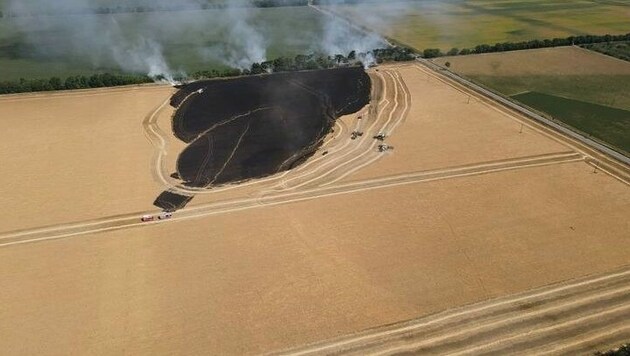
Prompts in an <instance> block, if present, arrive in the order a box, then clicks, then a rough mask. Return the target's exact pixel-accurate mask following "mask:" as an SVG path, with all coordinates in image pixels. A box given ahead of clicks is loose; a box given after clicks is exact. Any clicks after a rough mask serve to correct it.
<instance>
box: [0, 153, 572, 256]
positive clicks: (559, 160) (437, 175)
mask: <svg viewBox="0 0 630 356" xmlns="http://www.w3.org/2000/svg"><path fill="white" fill-rule="evenodd" d="M583 160H584V157H583V156H581V155H579V154H577V153H573V152H565V153H559V154H550V155H541V156H532V157H522V158H518V159H513V160H500V161H494V162H486V163H480V164H475V165H469V166H460V167H454V168H448V169H441V170H431V171H419V172H413V173H406V174H401V175H394V176H386V177H381V178H375V179H370V180H364V181H357V182H350V183H343V184H337V185H332V186H325V187H317V188H311V189H303V190H298V191H293V192H292V191H288V192H277V193H273V192H267V193H266V194H263V195H261V196H259V197H253V198H242V199H233V200H225V201H220V202H214V203H209V204H203V205H196V206H191V207H188V208H185V209H182V210H179V211H177V213H176V214H175V216H174V217H173V218H172V219H170V220H169V221H162V222H160V221H155V222H150V223H147V222H141V221H140V219H139V217H140V216H142V215H144V214H151V213H155V212H137V213H130V214H125V215H120V216H116V217H108V218H103V219H96V220H92V221H86V222H80V223H72V224H61V225H55V226H49V227H44V228H37V229H29V230H23V231H15V232H8V233H4V234H0V247H6V246H12V245H19V244H25V243H33V242H41V241H48V240H55V239H61V238H68V237H73V236H80V235H86V234H91V233H96V232H104V231H113V230H120V229H125V228H131V227H140V226H146V225H152V224H159V223H167V222H175V221H181V220H187V219H191V218H197V217H202V216H208V215H216V214H224V213H228V212H233V211H240V210H245V209H251V208H258V207H265V206H274V205H280V204H287V203H291V202H297V201H305V200H311V199H316V198H319V197H326V196H334V195H339V194H347V193H353V192H360V191H366V190H372V189H379V188H385V187H393V186H399V185H407V184H414V183H422V182H432V181H437V180H443V179H454V178H461V177H468V176H474V175H480V174H489V173H496V172H502V171H509V170H515V169H526V168H533V167H540V166H547V165H552V164H564V163H571V162H579V161H583Z"/></svg>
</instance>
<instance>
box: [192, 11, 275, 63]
mask: <svg viewBox="0 0 630 356" xmlns="http://www.w3.org/2000/svg"><path fill="white" fill-rule="evenodd" d="M255 11H259V10H257V9H252V8H249V7H232V6H228V8H226V9H224V10H221V15H222V18H221V21H218V22H217V23H216V24H215V27H214V28H213V30H215V31H220V32H224V33H226V34H227V36H226V37H225V41H224V42H223V43H221V44H217V45H215V46H211V47H206V48H201V49H200V50H199V52H200V53H201V54H202V55H203V56H204V57H205V58H207V59H212V60H217V61H220V62H221V63H223V64H225V65H227V66H229V67H232V68H238V69H247V68H250V67H251V65H252V64H253V63H260V62H264V61H266V60H267V46H268V44H267V40H266V39H265V36H264V35H263V30H264V27H265V26H264V25H263V26H258V28H257V26H256V25H255V24H254V23H253V17H254V12H255Z"/></svg>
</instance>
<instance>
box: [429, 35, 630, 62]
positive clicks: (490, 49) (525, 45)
mask: <svg viewBox="0 0 630 356" xmlns="http://www.w3.org/2000/svg"><path fill="white" fill-rule="evenodd" d="M617 41H630V33H627V34H625V35H601V36H597V35H585V36H569V37H566V38H554V39H545V40H531V41H523V42H502V43H497V44H494V45H488V44H482V45H478V46H475V47H473V48H464V49H458V48H452V49H451V50H449V51H448V52H446V53H443V52H442V51H441V50H440V49H438V48H427V49H425V50H424V51H423V52H422V57H424V58H436V57H442V56H445V55H446V56H458V55H459V56H464V55H468V54H480V53H494V52H507V51H519V50H525V49H535V48H547V47H560V46H572V45H577V46H584V45H587V44H592V43H603V42H617Z"/></svg>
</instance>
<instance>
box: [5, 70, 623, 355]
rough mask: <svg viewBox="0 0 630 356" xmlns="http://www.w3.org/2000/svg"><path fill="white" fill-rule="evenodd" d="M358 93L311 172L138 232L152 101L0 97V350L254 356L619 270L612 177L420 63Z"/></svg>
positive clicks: (146, 198) (104, 95)
mask: <svg viewBox="0 0 630 356" xmlns="http://www.w3.org/2000/svg"><path fill="white" fill-rule="evenodd" d="M370 76H371V78H372V80H373V83H374V87H373V88H374V90H373V97H372V102H371V103H370V105H369V107H368V108H366V109H365V110H364V111H362V112H360V113H357V114H353V115H349V116H347V117H344V118H342V119H340V120H339V123H338V126H337V127H336V129H335V132H334V133H333V134H331V136H330V139H329V140H327V141H326V143H325V144H324V146H323V147H322V148H321V150H322V151H323V150H327V151H329V153H328V154H327V155H321V154H316V155H314V156H313V157H311V159H310V160H308V161H307V162H306V163H305V164H304V166H303V168H299V167H298V169H296V170H295V171H292V172H289V173H287V174H282V175H279V176H272V177H268V178H265V179H261V180H260V181H251V182H248V183H247V184H248V185H244V186H243V187H239V186H233V187H227V188H230V189H223V190H221V189H219V192H218V193H216V195H215V194H213V193H208V194H202V193H200V194H199V195H198V196H197V197H196V198H195V200H193V202H192V204H191V205H190V206H188V207H187V208H185V209H182V210H180V211H177V212H175V213H174V216H173V219H172V220H170V221H164V222H153V223H141V222H140V221H139V215H138V216H134V215H133V213H136V212H141V211H143V210H145V209H150V203H151V201H152V199H151V198H152V197H153V196H154V195H155V194H157V193H158V192H159V191H160V190H162V189H165V188H166V187H165V186H164V182H162V181H161V180H160V179H158V177H157V176H156V174H155V173H154V172H153V170H152V169H153V168H154V165H155V161H153V160H152V157H155V156H154V155H153V154H154V153H155V148H156V147H154V146H152V142H153V141H152V140H151V139H150V138H149V137H145V136H144V133H143V132H144V131H143V129H144V128H146V127H147V126H146V125H143V122H145V123H146V121H145V120H146V119H147V117H152V116H154V115H153V114H155V115H157V116H154V117H156V118H158V119H157V121H155V122H154V124H155V125H157V126H154V128H155V127H159V128H160V129H161V130H162V131H164V133H167V132H169V131H168V130H169V127H168V123H169V122H168V118H169V113H170V112H169V110H165V111H163V112H162V111H160V110H156V109H159V107H160V105H161V104H162V103H163V102H164V100H165V99H167V98H168V95H169V94H170V93H171V89H170V88H164V87H157V88H136V89H126V90H103V91H92V92H86V93H84V94H88V95H78V94H76V95H75V94H71V95H65V94H64V95H33V96H30V95H25V96H20V97H16V98H13V97H11V98H9V97H7V98H3V99H2V100H5V101H6V103H4V102H3V105H0V108H1V109H0V110H5V111H6V112H3V113H2V115H1V116H3V117H11V118H12V120H13V121H11V124H12V125H11V126H9V127H11V130H12V131H6V130H5V131H3V134H2V135H3V137H2V142H3V147H6V149H3V150H2V151H1V152H2V153H1V154H2V155H3V157H1V160H2V162H13V161H12V160H13V158H11V157H12V156H13V155H18V157H19V154H20V152H21V150H24V147H27V148H28V149H27V150H29V151H31V153H32V152H35V150H37V151H36V152H38V153H39V156H38V158H37V160H34V159H32V158H31V159H30V161H29V160H25V158H23V159H22V161H20V162H22V164H21V165H20V164H19V162H18V161H16V162H13V163H11V167H12V169H11V170H9V171H8V172H9V173H8V174H4V175H3V176H2V178H0V179H2V186H5V187H6V186H7V184H13V187H16V186H17V187H19V188H20V192H19V197H18V196H17V193H12V191H13V190H12V189H11V190H9V189H6V188H5V190H4V191H3V194H5V196H6V194H16V195H11V199H10V201H20V202H21V203H20V204H15V205H14V206H12V207H11V208H12V209H11V210H12V211H11V214H10V215H8V216H9V218H10V219H8V220H6V221H8V222H9V224H7V225H3V231H4V232H3V233H1V234H0V285H2V286H3V287H2V289H1V290H0V349H2V350H5V351H7V352H9V353H12V354H133V355H151V354H174V353H175V354H260V353H268V352H273V351H278V350H284V349H287V348H292V347H297V346H300V345H304V344H307V343H311V342H316V341H319V340H323V339H328V338H333V337H338V336H341V335H344V334H350V333H354V332H357V331H361V330H366V329H370V328H373V327H377V326H381V325H385V324H391V323H396V322H400V321H403V320H409V319H413V318H417V317H420V316H423V315H428V314H431V313H436V312H439V311H442V310H448V309H451V308H454V307H458V306H463V305H467V304H470V303H474V302H479V301H484V300H488V299H491V298H495V297H501V296H506V295H511V294H513V293H518V292H523V291H527V290H530V289H532V288H535V287H540V286H544V285H548V284H551V283H556V282H560V281H565V280H571V279H574V278H578V277H583V276H588V275H592V274H598V273H606V272H610V271H612V270H618V269H620V268H622V267H624V266H626V265H627V263H628V261H629V260H630V254H629V252H628V249H627V248H626V247H627V242H628V231H630V230H629V228H630V227H629V225H628V221H627V219H626V217H627V216H628V214H630V189H629V188H630V187H629V183H628V174H627V172H624V171H623V170H621V171H619V172H617V171H614V172H613V171H610V172H608V171H605V170H604V169H605V168H604V167H603V166H602V167H600V168H599V170H598V169H594V166H593V165H592V164H591V163H592V160H594V159H599V158H598V156H597V155H595V154H593V153H592V152H591V151H589V150H586V149H584V148H583V146H581V145H580V144H577V143H576V142H573V141H571V140H569V139H567V138H564V137H563V136H561V135H559V134H556V133H554V132H552V131H550V130H549V129H546V128H544V127H542V126H540V125H538V124H535V123H533V122H531V121H529V120H527V119H525V118H523V117H521V116H519V115H517V114H515V113H513V112H509V111H506V110H505V109H503V108H501V107H499V106H498V105H497V104H495V103H493V102H491V101H489V100H487V99H483V98H480V97H478V96H476V95H475V94H473V93H471V92H469V91H467V90H465V89H464V88H462V87H460V86H458V85H456V84H454V83H452V82H450V81H448V80H447V79H445V78H444V77H442V76H441V75H439V74H437V73H434V72H432V71H430V70H428V69H427V68H425V67H423V66H421V65H419V64H408V65H403V66H380V67H378V68H376V69H371V70H370ZM12 100H13V101H12ZM134 102H137V103H138V104H133V103H134ZM33 103H37V104H38V105H43V106H44V107H46V108H47V110H44V111H40V110H37V109H33ZM123 108H124V110H123ZM9 114H10V115H9ZM158 114H159V115H158ZM359 117H361V118H359ZM44 124H45V125H44ZM356 127H358V128H359V129H361V130H364V131H365V135H364V136H362V137H361V138H357V139H356V140H351V139H350V132H351V131H352V130H353V129H354V128H356ZM96 128H98V130H97V129H96ZM379 131H386V132H387V133H388V137H387V139H386V141H387V143H388V144H391V145H392V146H394V149H393V150H389V151H386V152H378V151H377V150H376V149H375V148H376V147H375V146H374V142H375V140H373V139H372V135H375V134H377V133H378V132H379ZM168 142H170V141H167V143H168ZM108 143H109V144H108ZM62 148H65V153H64V152H60V151H59V150H61V149H62ZM176 149H177V147H170V148H168V149H166V153H167V157H166V158H165V164H166V165H167V166H168V165H169V164H170V163H169V162H170V161H169V160H170V159H171V155H170V153H172V152H174V151H173V150H176ZM329 162H330V163H329ZM339 167H342V168H343V169H340V168H339ZM16 172H20V174H19V175H18V174H16ZM29 172H30V173H29ZM51 174H55V175H54V176H53V177H52V178H51ZM12 182H15V183H12ZM18 183H19V184H18ZM18 198H20V199H19V200H18ZM53 199H54V200H53ZM109 200H113V201H109ZM36 202H40V204H39V205H41V206H39V207H38V204H37V203H36ZM57 208H58V209H57ZM117 208H118V209H117ZM95 209H96V210H98V211H97V212H96V213H93V210H95ZM55 210H63V211H62V212H55ZM117 210H120V211H118V213H121V211H122V212H124V213H125V214H128V215H129V216H128V217H129V219H128V220H125V222H124V224H126V225H117V223H116V221H117V220H116V219H122V217H116V214H117ZM98 214H100V215H101V216H105V217H106V216H110V218H104V219H105V220H107V219H109V220H107V221H105V222H103V223H106V225H94V226H88V225H84V226H83V227H82V228H81V229H80V230H73V229H74V227H73V226H70V225H72V224H78V225H81V224H83V223H84V222H85V221H88V220H89V219H92V218H93V215H98ZM24 217H30V219H28V220H29V222H28V223H23V222H22V221H23V220H22V219H24ZM124 218H125V219H126V218H127V215H125V216H124ZM40 219H43V220H40ZM55 219H58V220H59V222H60V224H59V225H58V226H57V228H58V229H59V232H56V231H49V232H45V233H41V232H38V231H35V229H34V228H36V227H38V226H40V225H46V224H50V223H52V221H53V220H55ZM94 223H95V224H96V223H99V222H94ZM16 227H20V228H22V229H27V230H26V231H24V235H19V236H16V235H11V230H14V229H15V228H16ZM30 229H33V231H32V235H29V234H31V231H30ZM64 231H67V233H66V232H64ZM30 236H34V237H33V238H31V237H30ZM25 340H28V342H25Z"/></svg>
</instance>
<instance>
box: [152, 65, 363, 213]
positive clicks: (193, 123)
mask: <svg viewBox="0 0 630 356" xmlns="http://www.w3.org/2000/svg"><path fill="white" fill-rule="evenodd" d="M370 90H371V82H370V78H369V76H368V75H367V74H366V73H365V71H364V70H363V69H362V68H359V67H352V68H338V69H329V70H318V71H309V72H293V73H278V74H271V75H262V76H252V77H243V78H237V79H228V80H209V81H200V82H195V83H191V84H189V85H187V86H185V87H184V88H182V89H181V90H180V91H178V92H177V93H176V94H175V95H174V96H173V97H172V99H171V105H172V106H173V107H175V108H176V109H177V110H176V112H175V114H174V116H173V120H172V128H173V134H174V135H175V136H176V137H177V138H178V139H180V140H182V141H183V142H186V143H188V146H187V147H186V149H184V151H183V152H182V153H181V154H180V155H179V157H178V159H177V174H176V176H178V177H179V179H181V181H182V184H183V185H184V186H187V187H193V188H206V187H212V186H218V185H223V184H227V183H233V182H241V181H244V180H249V179H253V178H261V177H265V176H268V175H272V174H275V173H278V172H282V171H285V170H288V169H291V168H293V167H295V166H296V165H298V164H300V163H301V162H303V161H304V160H306V159H307V158H308V157H309V156H311V155H312V154H313V153H314V152H315V150H316V149H317V148H318V147H319V145H321V143H322V141H323V139H324V137H325V136H326V135H327V134H328V133H329V132H330V131H331V130H332V128H333V125H334V123H335V120H336V119H337V117H339V116H342V115H347V114H350V113H353V112H356V111H358V110H359V109H361V108H362V107H363V106H365V105H366V104H367V103H368V102H369V98H370ZM189 200H190V199H182V198H181V197H178V195H177V194H173V192H164V193H163V194H161V195H160V196H159V197H158V198H157V199H156V201H155V205H156V206H158V207H160V208H163V209H166V210H174V209H177V208H181V207H183V205H185V204H186V203H187V202H188V201H189Z"/></svg>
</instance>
